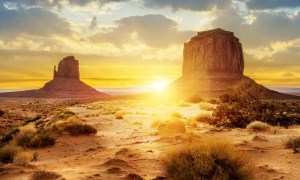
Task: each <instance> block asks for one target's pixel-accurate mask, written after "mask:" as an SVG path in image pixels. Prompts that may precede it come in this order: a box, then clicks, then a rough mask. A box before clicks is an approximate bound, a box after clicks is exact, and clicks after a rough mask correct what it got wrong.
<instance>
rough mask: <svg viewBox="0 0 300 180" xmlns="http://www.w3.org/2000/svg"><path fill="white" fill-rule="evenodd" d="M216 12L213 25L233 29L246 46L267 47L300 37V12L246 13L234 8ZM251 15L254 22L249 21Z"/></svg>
mask: <svg viewBox="0 0 300 180" xmlns="http://www.w3.org/2000/svg"><path fill="white" fill-rule="evenodd" d="M216 13H217V14H216V19H215V20H214V21H213V22H212V26H213V27H220V28H224V29H226V30H230V31H233V32H234V33H235V34H236V35H237V37H238V38H240V39H241V42H242V44H243V45H244V46H245V47H246V48H259V47H266V46H269V45H270V44H271V43H274V42H284V41H291V40H295V39H297V38H300V34H299V31H300V13H298V14H297V15H295V16H293V17H290V16H289V15H288V14H287V13H285V12H274V11H268V12H265V11H259V12H257V11H255V12H249V14H245V13H242V12H239V11H238V10H237V9H233V8H230V9H226V10H221V11H218V12H216ZM249 16H251V17H252V18H253V22H252V23H248V22H247V17H249Z"/></svg>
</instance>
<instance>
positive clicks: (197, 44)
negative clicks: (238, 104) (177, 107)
mask: <svg viewBox="0 0 300 180" xmlns="http://www.w3.org/2000/svg"><path fill="white" fill-rule="evenodd" d="M170 88H172V89H173V90H174V89H175V90H177V91H178V93H179V94H181V95H182V96H191V95H198V96H201V97H218V96H220V95H222V94H224V93H226V92H227V91H228V89H230V88H232V89H235V90H238V91H242V92H248V93H250V94H253V95H256V96H259V97H260V98H262V99H295V98H299V97H297V96H292V95H287V94H282V93H279V92H276V91H273V90H270V89H267V88H265V87H264V86H261V85H259V84H257V83H256V82H255V81H254V80H252V79H250V78H249V77H247V76H245V75H244V55H243V48H242V44H241V43H240V41H239V39H238V38H237V37H235V36H234V33H233V32H229V31H225V30H223V29H220V28H218V29H213V30H209V31H203V32H199V33H198V35H197V36H195V37H193V38H192V39H191V40H190V41H189V42H187V43H185V44H184V50H183V65H182V77H180V78H179V79H178V80H176V81H175V82H174V83H173V84H172V85H171V86H170Z"/></svg>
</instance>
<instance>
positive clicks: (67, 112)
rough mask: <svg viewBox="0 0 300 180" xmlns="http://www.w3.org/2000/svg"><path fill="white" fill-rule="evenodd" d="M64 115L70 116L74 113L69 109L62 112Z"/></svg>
mask: <svg viewBox="0 0 300 180" xmlns="http://www.w3.org/2000/svg"><path fill="white" fill-rule="evenodd" d="M63 113H64V114H70V115H75V113H74V112H73V111H71V110H69V109H66V110H64V111H63Z"/></svg>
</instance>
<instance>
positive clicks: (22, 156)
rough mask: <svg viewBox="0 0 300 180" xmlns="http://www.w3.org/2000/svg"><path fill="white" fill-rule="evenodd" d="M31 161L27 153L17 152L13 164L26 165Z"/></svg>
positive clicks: (30, 155)
mask: <svg viewBox="0 0 300 180" xmlns="http://www.w3.org/2000/svg"><path fill="white" fill-rule="evenodd" d="M32 160H33V155H32V153H29V152H19V153H17V154H16V155H15V157H14V163H15V164H27V163H29V162H30V161H32Z"/></svg>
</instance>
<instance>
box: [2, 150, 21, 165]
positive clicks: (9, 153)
mask: <svg viewBox="0 0 300 180" xmlns="http://www.w3.org/2000/svg"><path fill="white" fill-rule="evenodd" d="M22 151H23V149H22V148H21V147H19V146H4V147H2V148H1V149H0V162H2V163H13V162H14V160H15V157H16V156H17V154H18V153H20V152H22Z"/></svg>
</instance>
